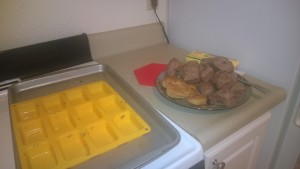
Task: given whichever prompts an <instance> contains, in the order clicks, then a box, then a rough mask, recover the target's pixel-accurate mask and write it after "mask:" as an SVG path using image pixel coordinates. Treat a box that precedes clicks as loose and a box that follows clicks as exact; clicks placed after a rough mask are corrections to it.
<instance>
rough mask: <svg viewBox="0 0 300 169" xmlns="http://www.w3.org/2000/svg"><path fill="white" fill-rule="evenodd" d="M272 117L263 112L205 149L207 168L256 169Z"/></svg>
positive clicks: (268, 113)
mask: <svg viewBox="0 0 300 169" xmlns="http://www.w3.org/2000/svg"><path fill="white" fill-rule="evenodd" d="M270 117H271V113H270V112H267V113H265V114H263V115H262V116H260V117H259V118H257V119H255V120H254V121H252V122H251V123H249V124H248V125H246V126H244V127H243V128H241V129H240V130H238V131H237V132H235V133H234V134H232V135H230V136H228V137H227V138H226V139H224V140H223V141H221V142H219V143H218V144H216V145H215V146H213V147H211V148H210V149H208V150H207V151H205V152H204V154H205V168H206V169H221V168H225V169H241V168H243V169H254V168H255V165H256V161H257V158H258V155H259V153H260V147H261V144H262V142H263V138H264V135H265V132H266V129H267V126H268V122H269V119H270Z"/></svg>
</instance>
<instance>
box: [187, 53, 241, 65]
mask: <svg viewBox="0 0 300 169" xmlns="http://www.w3.org/2000/svg"><path fill="white" fill-rule="evenodd" d="M211 57H214V55H212V54H209V53H205V52H201V51H198V50H196V51H193V52H191V53H189V54H188V55H187V56H186V57H185V60H186V61H192V60H196V61H198V62H199V63H200V62H201V60H202V59H205V58H211ZM228 59H229V60H230V62H231V63H232V64H233V66H234V68H235V69H236V68H237V67H238V66H239V64H240V61H238V60H235V59H230V58H228Z"/></svg>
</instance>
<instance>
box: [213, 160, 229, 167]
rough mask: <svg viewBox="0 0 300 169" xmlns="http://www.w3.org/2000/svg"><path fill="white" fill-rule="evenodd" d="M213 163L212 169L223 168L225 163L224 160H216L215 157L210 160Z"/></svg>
mask: <svg viewBox="0 0 300 169" xmlns="http://www.w3.org/2000/svg"><path fill="white" fill-rule="evenodd" d="M212 164H213V166H214V167H213V169H224V168H225V165H226V164H225V163H224V162H218V160H217V159H215V161H213V162H212Z"/></svg>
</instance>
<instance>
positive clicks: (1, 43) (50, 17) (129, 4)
mask: <svg viewBox="0 0 300 169" xmlns="http://www.w3.org/2000/svg"><path fill="white" fill-rule="evenodd" d="M146 2H147V1H146V0H63V1H62V0H51V1H43V0H25V1H23V0H1V1H0V51H1V50H5V49H11V48H15V47H20V46H25V45H29V44H34V43H39V42H44V41H48V40H53V39H58V38H62V37H67V36H72V35H76V34H80V33H83V32H85V33H88V34H91V33H97V32H104V31H108V30H115V29H120V28H126V27H132V26H138V25H143V24H148V23H153V22H156V21H157V20H156V17H155V15H154V13H153V11H152V10H147V5H146ZM158 14H159V16H160V18H161V20H162V21H164V22H165V21H166V18H167V0H160V1H159V6H158Z"/></svg>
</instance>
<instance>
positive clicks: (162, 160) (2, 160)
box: [0, 90, 204, 169]
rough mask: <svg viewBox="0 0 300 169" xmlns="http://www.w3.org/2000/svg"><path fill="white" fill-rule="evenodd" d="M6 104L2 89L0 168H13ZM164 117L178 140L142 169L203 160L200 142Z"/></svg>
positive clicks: (181, 168)
mask: <svg viewBox="0 0 300 169" xmlns="http://www.w3.org/2000/svg"><path fill="white" fill-rule="evenodd" d="M8 104H9V103H8V96H7V90H3V91H1V92H0V108H1V111H0V142H1V144H0V150H1V151H0V168H5V169H15V168H17V167H16V163H15V156H14V148H13V134H12V130H11V122H10V115H9V107H8ZM164 117H165V116H164ZM165 118H166V119H167V120H168V121H169V123H171V124H172V125H173V126H174V127H175V128H176V129H177V130H178V131H179V133H180V136H181V139H180V142H179V143H178V144H177V145H176V146H175V147H174V148H172V149H171V150H169V151H168V152H166V153H165V154H164V155H162V156H160V157H158V158H157V159H155V160H153V161H151V162H150V163H149V164H147V165H146V166H144V167H143V169H154V168H155V169H188V168H191V167H192V166H194V165H195V164H197V163H199V162H201V161H202V160H203V150H202V146H201V144H200V143H199V142H198V141H197V140H196V139H195V138H193V137H192V136H191V135H190V134H188V133H187V132H185V131H184V130H183V129H182V128H180V127H179V126H178V125H176V124H175V123H174V122H172V121H171V120H170V119H168V118H167V117H165ZM203 168H204V167H203Z"/></svg>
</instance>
